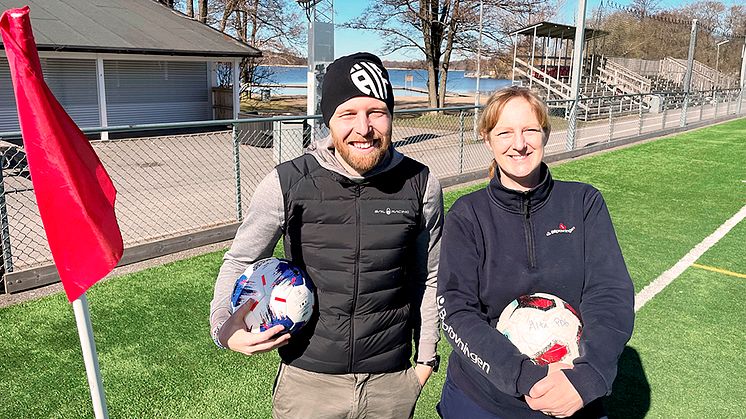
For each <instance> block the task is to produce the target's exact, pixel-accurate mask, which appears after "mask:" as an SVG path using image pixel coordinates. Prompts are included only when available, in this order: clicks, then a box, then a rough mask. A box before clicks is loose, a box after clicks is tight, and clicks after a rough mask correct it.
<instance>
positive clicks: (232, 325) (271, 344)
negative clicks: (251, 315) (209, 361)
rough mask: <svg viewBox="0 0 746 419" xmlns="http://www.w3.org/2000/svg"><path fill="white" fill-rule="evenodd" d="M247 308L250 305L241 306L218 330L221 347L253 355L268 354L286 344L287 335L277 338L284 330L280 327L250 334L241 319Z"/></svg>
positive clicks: (288, 337) (288, 336) (288, 335)
mask: <svg viewBox="0 0 746 419" xmlns="http://www.w3.org/2000/svg"><path fill="white" fill-rule="evenodd" d="M249 307H251V304H248V303H246V304H244V305H242V306H241V307H240V308H239V309H238V310H237V311H236V312H235V313H233V315H231V317H230V318H229V319H228V320H227V321H226V322H225V323H224V324H223V326H222V327H221V328H220V333H219V335H218V339H219V340H220V343H221V344H222V345H223V346H225V347H227V348H230V349H231V350H233V351H236V352H240V353H242V354H244V355H254V354H258V353H262V352H269V351H271V350H273V349H277V348H279V347H280V346H283V345H286V344H287V343H288V340H289V339H290V334H289V333H286V334H284V335H282V336H279V337H277V334H278V333H280V332H282V331H283V330H285V327H284V326H282V325H277V326H273V327H272V328H270V329H268V330H265V331H264V332H260V333H251V332H249V331H248V330H246V325H245V324H244V321H243V319H244V317H245V316H246V314H247V312H248V311H249Z"/></svg>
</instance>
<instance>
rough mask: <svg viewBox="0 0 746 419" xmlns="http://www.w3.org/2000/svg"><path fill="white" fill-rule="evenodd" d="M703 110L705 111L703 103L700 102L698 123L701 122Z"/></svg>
mask: <svg viewBox="0 0 746 419" xmlns="http://www.w3.org/2000/svg"><path fill="white" fill-rule="evenodd" d="M704 110H705V102H702V103H700V104H699V121H700V122H701V121H702V114H703V113H704Z"/></svg>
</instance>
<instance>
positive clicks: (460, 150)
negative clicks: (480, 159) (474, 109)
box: [458, 110, 464, 174]
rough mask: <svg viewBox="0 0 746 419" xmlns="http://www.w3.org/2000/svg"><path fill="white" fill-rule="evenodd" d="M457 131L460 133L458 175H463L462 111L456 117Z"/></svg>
mask: <svg viewBox="0 0 746 419" xmlns="http://www.w3.org/2000/svg"><path fill="white" fill-rule="evenodd" d="M458 122H459V130H460V131H461V132H460V134H461V138H460V145H459V150H458V173H459V174H461V173H464V111H463V110H462V111H461V112H459V115H458Z"/></svg>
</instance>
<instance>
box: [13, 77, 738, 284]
mask: <svg viewBox="0 0 746 419" xmlns="http://www.w3.org/2000/svg"><path fill="white" fill-rule="evenodd" d="M690 96H691V101H690V106H689V108H688V113H687V115H686V125H688V126H692V125H697V124H698V123H700V121H703V122H707V121H715V120H723V119H727V118H733V117H737V116H739V115H743V114H744V113H746V106H744V103H743V102H744V100H746V98H744V97H743V95H741V91H740V90H735V89H730V90H721V91H704V92H693V93H692V94H691V95H690ZM566 102H567V101H564V102H563V101H550V102H549V106H550V110H551V113H552V114H553V115H554V116H552V124H553V130H552V134H551V136H550V139H549V142H548V144H547V148H546V152H547V155H548V156H552V155H554V156H557V155H561V154H563V153H567V152H568V151H574V152H576V153H582V152H583V150H589V151H592V150H594V148H593V147H594V146H598V145H599V144H602V145H603V144H607V145H613V144H615V143H617V142H619V140H625V139H626V140H628V141H629V140H630V139H632V140H634V139H635V138H646V137H650V136H652V135H655V134H656V133H664V132H667V131H670V130H671V129H672V128H678V127H679V118H680V115H681V112H682V108H681V103H682V98H681V94H679V93H670V94H657V95H626V96H624V97H622V98H620V99H619V100H617V101H616V102H614V103H615V105H614V106H606V107H605V111H604V110H601V111H599V110H598V109H595V110H589V109H586V110H587V111H589V112H602V113H598V114H597V115H596V117H595V118H589V119H588V120H585V121H578V122H577V132H576V141H575V143H574V145H573V146H572V147H571V149H572V150H570V149H568V146H567V127H568V121H567V120H566V119H565V117H564V114H563V112H565V111H566V109H568V107H569V106H568V105H570V104H569V103H566ZM579 108H580V109H583V107H582V106H580V107H579ZM475 110H476V108H474V107H463V108H443V109H426V110H407V111H401V112H397V113H396V116H395V119H394V129H393V138H392V140H393V144H394V146H395V147H396V148H397V149H398V150H399V151H401V152H403V153H404V154H406V155H408V156H410V157H412V158H414V159H417V160H419V161H421V162H423V163H425V164H427V165H428V166H429V167H430V169H431V171H432V172H433V173H434V174H435V175H436V176H437V177H438V178H440V179H449V178H452V177H458V176H463V175H465V174H472V178H480V177H484V176H485V175H486V168H487V167H488V165H489V163H490V161H491V159H492V155H491V154H490V152H489V150H488V149H487V147H485V145H484V144H483V142H482V141H481V140H480V139H479V138H478V135H476V133H475V131H474V126H475V125H474V117H475ZM603 112H605V113H603ZM317 121H318V117H305V116H299V117H276V118H254V119H240V120H233V121H210V122H204V123H188V124H168V125H165V124H164V125H148V126H135V127H121V128H117V127H110V128H107V129H106V130H107V131H108V132H109V136H110V138H113V137H117V139H109V140H94V141H92V145H93V147H94V149H95V151H96V153H97V154H98V156H99V158H100V159H101V161H102V163H103V164H104V166H105V167H106V169H107V171H108V172H109V175H110V176H111V178H112V180H113V182H114V184H115V186H116V188H117V191H118V195H117V202H116V211H117V217H118V220H119V225H120V228H121V231H122V237H123V239H124V243H125V248H132V247H136V246H139V245H147V244H154V246H155V247H153V248H151V249H150V251H151V252H153V253H157V252H158V251H160V250H159V249H158V248H157V244H158V243H159V242H162V241H163V240H166V239H169V238H174V237H183V236H187V235H190V234H200V232H205V231H210V230H211V229H215V228H217V227H221V226H232V225H233V226H235V224H236V223H238V222H240V221H241V220H243V217H244V215H245V213H246V211H247V207H248V203H249V201H250V199H251V196H252V194H253V191H254V189H255V188H256V186H257V184H258V183H259V182H260V181H261V180H262V178H263V177H264V176H265V175H266V174H267V173H268V172H269V171H270V170H271V169H272V168H273V167H274V166H275V165H276V164H278V163H280V162H282V161H286V160H289V159H292V158H294V157H296V156H298V155H300V154H301V153H302V152H303V150H304V148H305V147H306V146H307V145H308V144H309V142H310V141H311V139H312V138H313V139H319V138H323V137H324V136H326V135H327V134H328V131H327V130H326V129H325V128H323V127H322V128H318V126H317V125H318V124H317ZM187 129H188V130H191V131H194V130H197V131H199V132H196V133H195V132H192V133H186V134H167V135H163V134H159V135H147V132H150V130H158V132H159V133H162V132H164V131H165V132H168V131H170V132H178V131H182V132H183V131H184V130H187ZM100 131H103V129H97V130H87V133H89V134H96V133H97V132H100ZM14 137H15V138H16V140H12V138H14ZM19 137H20V133H5V134H0V138H2V139H3V140H2V141H0V144H1V147H0V155H1V156H2V181H1V182H0V224H1V225H0V234H2V250H3V253H2V255H3V268H4V272H5V277H6V278H8V277H9V275H10V276H13V275H14V274H20V273H23V272H29V271H30V270H33V269H36V268H39V267H44V266H46V267H50V265H51V263H52V259H51V254H50V251H49V248H48V246H47V242H46V237H45V235H44V228H43V226H42V223H41V219H40V217H39V214H38V209H37V206H36V202H35V197H34V194H33V186H32V183H31V180H30V174H29V171H28V166H27V163H26V159H25V154H24V152H23V148H22V146H21V145H20V142H19V140H18V139H17V138H19ZM6 140H8V141H6ZM230 237H231V236H230V235H228V236H226V237H222V240H226V239H229V238H230ZM214 241H219V240H217V239H216V240H214ZM184 246H186V247H188V246H189V243H186V244H184ZM152 256H153V255H152V254H151V257H152ZM30 284H34V285H36V286H38V281H37V282H31V283H29V282H28V281H26V282H24V281H17V282H14V281H5V287H4V288H5V290H6V291H16V290H21V289H25V288H26V287H29V286H31V285H30Z"/></svg>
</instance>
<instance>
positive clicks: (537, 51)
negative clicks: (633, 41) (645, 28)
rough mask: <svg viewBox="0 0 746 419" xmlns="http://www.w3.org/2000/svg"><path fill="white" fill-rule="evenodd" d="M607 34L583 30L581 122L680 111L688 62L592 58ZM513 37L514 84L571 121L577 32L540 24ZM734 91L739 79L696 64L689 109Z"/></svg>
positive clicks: (665, 59) (559, 25)
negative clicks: (568, 116) (526, 87)
mask: <svg viewBox="0 0 746 419" xmlns="http://www.w3.org/2000/svg"><path fill="white" fill-rule="evenodd" d="M606 35H608V32H605V31H602V30H596V29H586V30H585V43H586V45H584V48H583V51H584V54H583V65H582V74H581V78H580V96H579V99H580V101H579V103H578V106H579V113H578V117H579V118H580V119H582V120H593V119H600V118H606V117H608V116H609V114H610V113H614V114H625V113H637V112H640V111H641V109H642V111H643V112H661V111H662V110H664V109H673V108H680V107H681V106H682V103H683V98H684V88H683V84H684V77H685V75H686V70H687V62H686V60H682V59H677V58H673V57H665V58H663V59H661V60H643V59H636V58H624V57H606V56H604V55H599V54H593V53H592V52H591V51H592V50H593V49H592V48H590V45H589V44H590V43H592V42H596V41H597V40H598V39H599V38H602V37H605V36H606ZM511 37H512V38H513V45H514V49H513V69H512V81H513V83H514V84H521V85H524V86H529V87H530V88H531V89H533V90H535V91H536V92H537V93H539V94H540V95H541V96H542V97H543V98H544V99H545V100H546V101H547V103H548V104H549V107H550V109H551V110H552V113H553V114H555V115H564V116H567V115H568V112H569V107H570V104H571V101H572V99H573V97H572V89H571V86H570V78H571V75H572V70H573V69H572V66H573V57H572V53H573V49H574V45H573V43H574V38H575V27H574V26H570V25H564V24H559V23H552V22H540V23H537V24H534V25H529V26H526V27H523V28H521V29H518V30H516V31H514V32H512V33H511ZM736 88H738V80H737V78H736V77H734V76H733V75H730V74H725V73H722V72H720V71H716V70H715V69H713V68H711V67H708V66H707V65H705V64H703V63H701V62H698V61H696V60H695V61H694V66H693V69H692V78H691V87H690V90H691V92H690V96H689V104H690V105H696V104H701V103H704V102H712V101H713V100H719V99H718V95H716V94H713V92H717V91H721V90H727V89H736ZM725 95H727V92H726V93H725ZM720 96H723V95H722V94H721V95H720Z"/></svg>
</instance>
